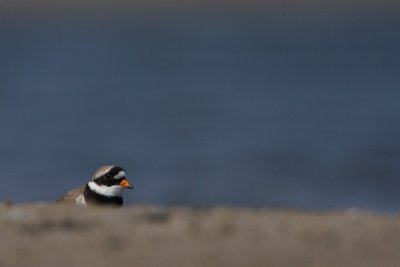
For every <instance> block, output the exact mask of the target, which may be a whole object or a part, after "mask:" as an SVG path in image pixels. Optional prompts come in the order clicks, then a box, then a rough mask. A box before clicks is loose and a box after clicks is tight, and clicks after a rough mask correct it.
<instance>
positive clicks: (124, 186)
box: [119, 178, 133, 189]
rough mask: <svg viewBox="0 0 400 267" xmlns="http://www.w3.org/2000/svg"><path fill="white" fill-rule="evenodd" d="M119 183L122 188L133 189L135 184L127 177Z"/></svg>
mask: <svg viewBox="0 0 400 267" xmlns="http://www.w3.org/2000/svg"><path fill="white" fill-rule="evenodd" d="M119 185H120V186H122V188H128V189H133V186H132V185H131V184H130V183H129V182H128V180H126V179H125V178H124V179H122V181H121V182H120V183H119Z"/></svg>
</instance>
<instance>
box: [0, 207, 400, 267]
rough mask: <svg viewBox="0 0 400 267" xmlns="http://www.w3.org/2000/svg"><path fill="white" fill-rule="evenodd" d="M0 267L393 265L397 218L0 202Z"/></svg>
mask: <svg viewBox="0 0 400 267" xmlns="http://www.w3.org/2000/svg"><path fill="white" fill-rule="evenodd" d="M0 236H1V243H0V266H7V267H13V266H19V267H21V266H31V267H32V266H41V267H45V266H60V267H63V266H97V267H100V266H110V265H124V266H174V267H175V266H211V267H212V266H325V267H330V266H352V267H356V266H360V267H361V266H362V267H367V266H386V267H389V266H398V264H399V263H400V254H399V253H398V247H399V246H400V221H399V217H398V216H397V215H393V214H391V215H389V214H386V215H385V214H377V213H373V212H366V211H359V210H347V211H333V212H311V211H299V210H281V209H249V208H235V207H211V208H190V207H158V206H145V205H130V206H126V207H123V208H119V209H112V208H81V207H77V206H64V205H56V204H46V203H33V204H16V205H13V204H7V203H5V204H1V205H0Z"/></svg>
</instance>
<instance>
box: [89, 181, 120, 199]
mask: <svg viewBox="0 0 400 267" xmlns="http://www.w3.org/2000/svg"><path fill="white" fill-rule="evenodd" d="M88 186H89V188H90V189H92V190H93V191H94V192H96V193H97V194H99V195H103V196H107V197H122V192H123V191H124V188H123V187H122V186H120V185H112V186H105V185H98V184H96V183H95V182H93V181H90V182H89V183H88Z"/></svg>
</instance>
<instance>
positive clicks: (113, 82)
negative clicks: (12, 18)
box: [0, 18, 400, 210]
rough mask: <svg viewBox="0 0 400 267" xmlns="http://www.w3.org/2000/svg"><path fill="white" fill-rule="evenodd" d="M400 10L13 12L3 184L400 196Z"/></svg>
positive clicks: (11, 191)
mask: <svg viewBox="0 0 400 267" xmlns="http://www.w3.org/2000/svg"><path fill="white" fill-rule="evenodd" d="M399 26H400V23H394V22H393V21H392V22H388V21H387V22H385V21H381V22H368V21H364V22H355V21H352V22H343V21H334V20H333V21H329V23H328V22H327V23H324V22H323V21H320V23H304V24H297V23H292V24H284V23H272V22H271V21H267V20H265V21H263V20H254V21H252V20H250V21H237V20H235V19H219V20H218V19H214V20H206V21H205V20H201V19H190V18H186V19H184V20H183V21H182V20H181V21H179V20H177V21H167V22H160V23H147V22H141V21H134V20H132V21H123V22H101V21H95V22H89V21H83V22H82V21H81V22H79V21H78V22H71V21H64V22H63V21H57V22H52V21H41V22H36V23H8V24H7V23H2V24H1V26H0V121H1V132H0V149H1V150H0V167H1V171H0V182H1V186H0V199H4V198H7V197H9V198H12V199H13V200H15V201H17V202H23V201H50V200H54V199H56V198H57V197H58V196H59V195H61V194H62V193H63V192H64V191H65V190H67V189H70V188H72V187H74V186H77V185H80V184H81V183H83V182H85V181H86V180H87V179H88V178H89V177H90V176H91V174H92V172H93V171H94V170H95V169H96V168H97V167H98V166H100V165H102V164H117V165H120V166H122V167H124V168H125V169H127V172H128V178H129V179H130V180H131V181H133V183H134V184H135V186H136V188H137V189H136V190H135V191H134V192H128V194H126V201H127V202H129V203H137V202H140V203H158V204H189V205H213V204H231V205H245V206H285V207H287V206H289V207H300V208H313V209H328V208H344V207H364V208H374V209H381V210H400V208H399V207H400V204H399V203H400V194H399V193H398V191H399V189H400V179H399V174H400V128H399V116H400V105H399V99H400V90H399V85H400V78H399V77H400V75H399V70H400V68H399V66H400V64H399V62H400V52H399V47H400V35H399V34H398V27H399Z"/></svg>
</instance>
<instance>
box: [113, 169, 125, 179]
mask: <svg viewBox="0 0 400 267" xmlns="http://www.w3.org/2000/svg"><path fill="white" fill-rule="evenodd" d="M122 177H125V172H124V171H120V172H119V173H117V175H115V176H114V179H116V180H118V179H120V178H122Z"/></svg>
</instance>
